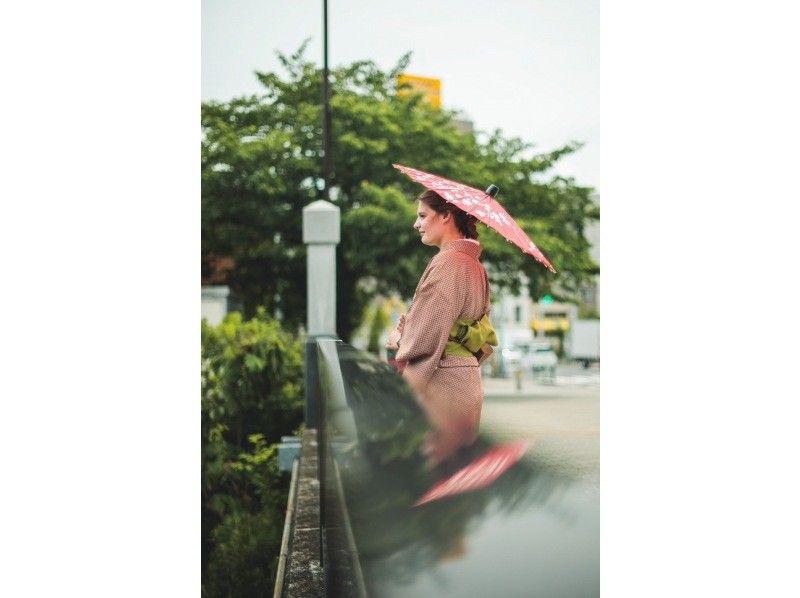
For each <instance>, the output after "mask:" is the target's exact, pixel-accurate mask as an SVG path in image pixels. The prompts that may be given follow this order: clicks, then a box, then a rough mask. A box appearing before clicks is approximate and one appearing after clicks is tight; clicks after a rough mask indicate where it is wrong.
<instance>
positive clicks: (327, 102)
mask: <svg viewBox="0 0 800 598" xmlns="http://www.w3.org/2000/svg"><path fill="white" fill-rule="evenodd" d="M322 47H323V63H322V108H323V116H322V151H323V161H322V171H323V178H324V183H325V189H324V192H323V198H324V199H326V200H330V185H331V98H330V93H331V92H330V84H329V81H328V0H322Z"/></svg>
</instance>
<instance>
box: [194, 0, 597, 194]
mask: <svg viewBox="0 0 800 598" xmlns="http://www.w3.org/2000/svg"><path fill="white" fill-rule="evenodd" d="M598 4H599V0H501V1H498V2H489V1H485V0H484V1H475V0H461V1H459V0H439V1H434V0H427V1H423V0H403V1H402V2H376V1H372V2H369V1H365V0H330V1H329V3H328V15H329V17H328V18H329V21H328V36H329V48H328V61H329V64H330V66H331V67H335V66H338V65H342V64H349V63H351V62H353V61H355V60H363V59H369V60H373V61H375V62H376V63H377V64H378V65H379V66H380V67H381V68H384V69H388V68H390V67H392V66H394V65H395V64H396V62H397V60H398V59H399V58H400V57H401V56H402V55H403V54H404V53H405V52H407V51H409V50H410V51H413V57H412V61H411V64H410V65H409V67H408V69H407V70H408V72H410V73H412V74H416V75H422V76H428V77H435V78H439V79H441V80H442V103H443V105H444V106H445V107H447V108H455V109H459V110H462V111H463V112H464V113H465V114H466V115H467V117H468V118H470V119H471V120H472V121H473V122H474V123H475V127H476V128H477V129H479V130H484V131H491V130H493V129H495V128H500V129H502V130H503V132H504V133H505V135H506V136H517V137H521V138H522V139H524V140H525V141H528V142H532V143H534V144H535V150H536V151H549V150H551V149H554V148H556V147H559V146H561V145H563V144H565V143H567V142H569V141H571V140H576V141H582V142H584V143H585V146H584V147H583V148H582V149H581V150H579V151H578V152H576V153H575V154H573V155H572V156H569V157H566V158H563V159H562V160H561V161H560V163H559V165H558V166H557V168H556V169H554V171H553V173H556V172H557V173H559V174H562V175H565V176H574V177H575V179H576V181H577V182H578V183H579V184H582V185H590V186H593V187H595V188H596V189H598V191H599V178H600V165H599V160H600V151H599V149H600V106H599V103H600V76H599V75H600V73H599V71H600V59H599V50H600V32H599V29H600V14H599V6H598ZM306 38H311V41H310V43H309V46H308V49H307V51H306V57H307V58H309V59H311V60H314V61H315V62H317V63H318V64H321V63H322V0H315V1H313V2H311V1H310V0H298V1H293V2H279V1H277V0H203V2H202V40H201V43H202V99H203V100H209V99H215V100H228V99H230V98H232V97H235V96H238V95H243V94H251V93H259V92H260V89H261V88H260V85H259V84H258V82H257V81H256V79H255V76H254V75H253V72H254V71H256V70H259V71H279V72H281V70H280V64H279V62H278V60H277V57H276V55H275V52H276V50H280V51H282V52H284V53H291V52H293V51H294V50H296V49H297V48H298V47H299V46H300V44H301V43H302V42H303V40H304V39H306Z"/></svg>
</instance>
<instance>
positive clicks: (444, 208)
mask: <svg viewBox="0 0 800 598" xmlns="http://www.w3.org/2000/svg"><path fill="white" fill-rule="evenodd" d="M417 201H421V202H422V203H424V204H425V205H426V206H428V207H429V208H430V209H432V210H433V211H434V212H437V213H439V214H444V213H445V212H450V213H451V214H452V215H453V221H454V222H455V223H456V228H458V231H459V232H460V233H461V234H462V235H464V236H465V237H466V238H467V239H477V238H478V228H477V227H476V226H475V223H476V222H477V221H478V219H477V218H475V216H470V215H469V214H467V213H466V212H465V211H464V210H462V209H461V208H459V207H458V206H457V205H455V204H452V203H450V202H449V201H446V200H445V199H444V198H443V197H442V196H441V195H439V194H438V193H436V191H431V190H430V189H428V190H427V191H425V192H424V193H422V194H421V195H420V196H419V197H417Z"/></svg>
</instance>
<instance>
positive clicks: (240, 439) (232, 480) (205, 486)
mask: <svg viewBox="0 0 800 598" xmlns="http://www.w3.org/2000/svg"><path fill="white" fill-rule="evenodd" d="M201 349H202V355H201V358H202V367H201V422H202V424H201V431H202V474H201V481H202V539H203V544H202V576H203V579H202V588H203V589H202V592H203V596H208V597H223V596H236V597H237V598H238V597H243V598H246V597H247V596H262V595H264V594H268V593H269V592H271V588H272V584H273V582H274V570H275V564H276V562H277V556H278V551H279V549H280V541H281V534H282V531H283V519H284V513H285V509H286V499H287V494H288V482H289V480H288V476H287V475H286V474H282V473H280V472H279V471H278V468H277V447H276V446H275V443H276V442H278V441H279V440H280V437H281V436H282V435H285V434H291V433H292V432H293V431H294V430H296V429H297V428H298V426H299V425H300V424H301V422H302V417H303V400H302V345H301V344H300V342H299V341H298V340H297V339H296V338H294V337H293V336H292V335H290V334H289V333H287V332H286V331H284V330H283V329H282V328H281V326H280V324H279V323H278V322H277V321H276V320H274V319H272V318H270V317H268V316H267V315H266V313H265V312H264V310H263V309H262V310H259V311H258V313H257V315H256V316H255V317H254V318H253V319H252V320H249V321H242V318H241V315H240V314H239V313H236V312H234V313H231V314H229V315H228V316H227V317H226V318H225V320H223V322H222V323H221V324H220V325H219V326H216V327H215V326H211V325H209V324H208V323H207V322H206V321H205V320H204V321H203V322H202V330H201Z"/></svg>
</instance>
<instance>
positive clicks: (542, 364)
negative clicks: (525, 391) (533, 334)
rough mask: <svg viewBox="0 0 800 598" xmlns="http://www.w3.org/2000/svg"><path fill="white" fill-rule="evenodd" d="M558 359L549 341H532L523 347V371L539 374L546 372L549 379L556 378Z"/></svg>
mask: <svg viewBox="0 0 800 598" xmlns="http://www.w3.org/2000/svg"><path fill="white" fill-rule="evenodd" d="M556 365H558V357H557V356H556V353H555V351H553V347H552V346H551V345H550V342H549V341H533V342H532V343H528V344H527V345H525V346H524V349H523V356H522V366H523V367H524V368H525V370H527V371H529V372H533V373H534V375H535V374H539V373H542V372H546V373H547V374H548V376H550V378H555V376H556Z"/></svg>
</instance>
